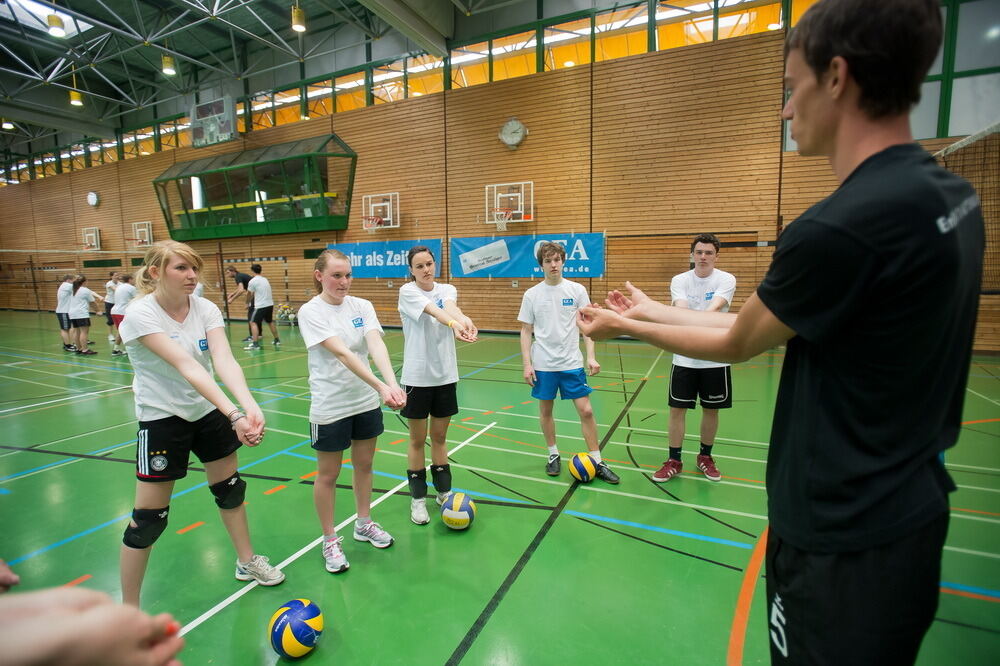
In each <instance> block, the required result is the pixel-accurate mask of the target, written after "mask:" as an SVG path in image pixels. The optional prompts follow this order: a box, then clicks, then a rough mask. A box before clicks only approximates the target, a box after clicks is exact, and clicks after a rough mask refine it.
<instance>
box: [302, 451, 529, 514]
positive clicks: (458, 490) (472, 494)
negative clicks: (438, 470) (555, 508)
mask: <svg viewBox="0 0 1000 666" xmlns="http://www.w3.org/2000/svg"><path fill="white" fill-rule="evenodd" d="M286 455H289V456H295V457H296V458H304V459H305V460H312V461H313V462H316V457H315V456H305V455H302V454H301V453H287V454H286ZM344 467H346V468H347V469H351V470H353V469H354V466H353V465H351V464H346V465H344ZM372 474H374V475H375V476H384V477H386V478H387V479H396V480H397V481H406V480H407V479H406V477H405V476H401V475H399V474H390V473H389V472H380V471H378V470H372ZM428 485H429V486H430V487H431V488H433V487H434V484H433V483H430V484H428ZM435 490H436V489H435ZM452 491H453V492H456V493H465V494H466V495H469V496H470V497H472V498H473V499H476V498H477V497H481V498H483V499H491V500H496V501H497V502H510V503H511V504H531V502H526V501H524V500H521V499H511V498H510V497H501V496H500V495H490V494H487V493H481V492H479V491H477V490H468V489H466V488H452Z"/></svg>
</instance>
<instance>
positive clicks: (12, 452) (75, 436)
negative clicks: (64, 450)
mask: <svg viewBox="0 0 1000 666" xmlns="http://www.w3.org/2000/svg"><path fill="white" fill-rule="evenodd" d="M127 425H132V426H134V425H136V422H135V421H125V422H123V423H117V424H115V425H110V426H108V427H106V428H101V429H99V430H91V431H89V432H81V433H80V434H78V435H70V436H69V437H63V438H62V439H53V440H52V441H51V442H45V443H44V444H39V445H38V446H36V447H34V448H32V449H24V450H21V451H8V452H7V453H0V458H6V457H7V456H12V455H14V454H15V453H30V452H31V451H34V450H35V449H40V448H42V447H44V446H51V445H52V444H58V443H60V442H67V441H69V440H71V439H76V438H78V437H86V436H87V435H94V434H96V433H99V432H104V431H105V430H112V429H113V428H121V427H122V426H127Z"/></svg>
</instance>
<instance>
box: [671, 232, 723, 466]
mask: <svg viewBox="0 0 1000 666" xmlns="http://www.w3.org/2000/svg"><path fill="white" fill-rule="evenodd" d="M718 258H719V239H718V238H716V237H715V236H714V235H713V234H700V235H698V236H696V237H695V239H694V240H693V241H692V242H691V260H692V261H693V262H694V269H692V270H690V271H687V272H685V273H680V274H678V275H675V276H674V278H673V279H672V280H671V281H670V299H671V301H672V303H671V304H672V305H675V306H677V307H679V308H689V309H691V310H699V311H703V312H729V305H730V303H732V302H733V294H734V293H735V292H736V278H735V277H733V275H732V274H730V273H727V272H726V271H721V270H719V269H717V268H716V267H715V262H716V260H718ZM699 398H700V399H701V450H700V451H699V453H698V458H697V464H698V469H700V470H701V472H702V473H703V474H704V475H705V477H706V478H707V479H709V480H710V481H719V480H721V479H722V474H721V473H720V472H719V468H718V467H716V466H715V459H714V458H712V446H713V445H714V444H715V434H716V433H717V432H718V430H719V410H720V409H729V408H730V407H732V406H733V377H732V370H731V368H730V365H729V364H728V363H716V362H715V361H703V360H700V359H696V358H688V357H687V356H682V355H681V354H674V360H673V365H672V366H671V368H670V392H669V398H668V404H669V405H670V426H669V430H668V433H669V438H670V442H669V448H670V453H669V458H667V460H665V461H664V463H663V466H662V467H661V468H660V469H658V470H657V471H656V472H654V473H653V481H656V482H657V483H663V482H664V481H669V480H670V479H672V478H673V477H675V476H677V475H678V474H680V473H681V470H682V468H683V464H682V463H681V447H682V446H683V444H684V431H685V422H686V420H687V413H688V410H689V409H694V407H695V402H696V401H697V400H698V399H699Z"/></svg>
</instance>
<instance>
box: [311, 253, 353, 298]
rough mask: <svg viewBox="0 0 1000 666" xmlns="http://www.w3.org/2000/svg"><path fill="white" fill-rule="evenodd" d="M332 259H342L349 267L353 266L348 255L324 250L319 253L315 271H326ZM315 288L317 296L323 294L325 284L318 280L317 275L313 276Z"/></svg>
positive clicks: (314, 267) (314, 265) (314, 266)
mask: <svg viewBox="0 0 1000 666" xmlns="http://www.w3.org/2000/svg"><path fill="white" fill-rule="evenodd" d="M331 259H342V260H344V261H346V262H347V265H348V266H350V265H351V260H350V259H348V258H347V255H346V254H344V253H343V252H341V251H340V250H323V251H322V252H320V253H319V256H318V257H316V263H315V264H313V269H314V270H317V271H319V272H320V273H322V272H323V271H324V270H326V265H327V264H328V263H330V260H331ZM313 286H314V287H316V293H317V294H322V293H323V284H322V283H321V282H320V281H319V280H317V279H316V274H315V273H314V274H313Z"/></svg>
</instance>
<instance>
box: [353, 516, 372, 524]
mask: <svg viewBox="0 0 1000 666" xmlns="http://www.w3.org/2000/svg"><path fill="white" fill-rule="evenodd" d="M355 522H356V523H357V524H358V525H359V526H361V525H367V524H368V523H370V522H372V517H371V516H365V517H364V518H362V517H361V516H358V519H357V520H356V521H355Z"/></svg>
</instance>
